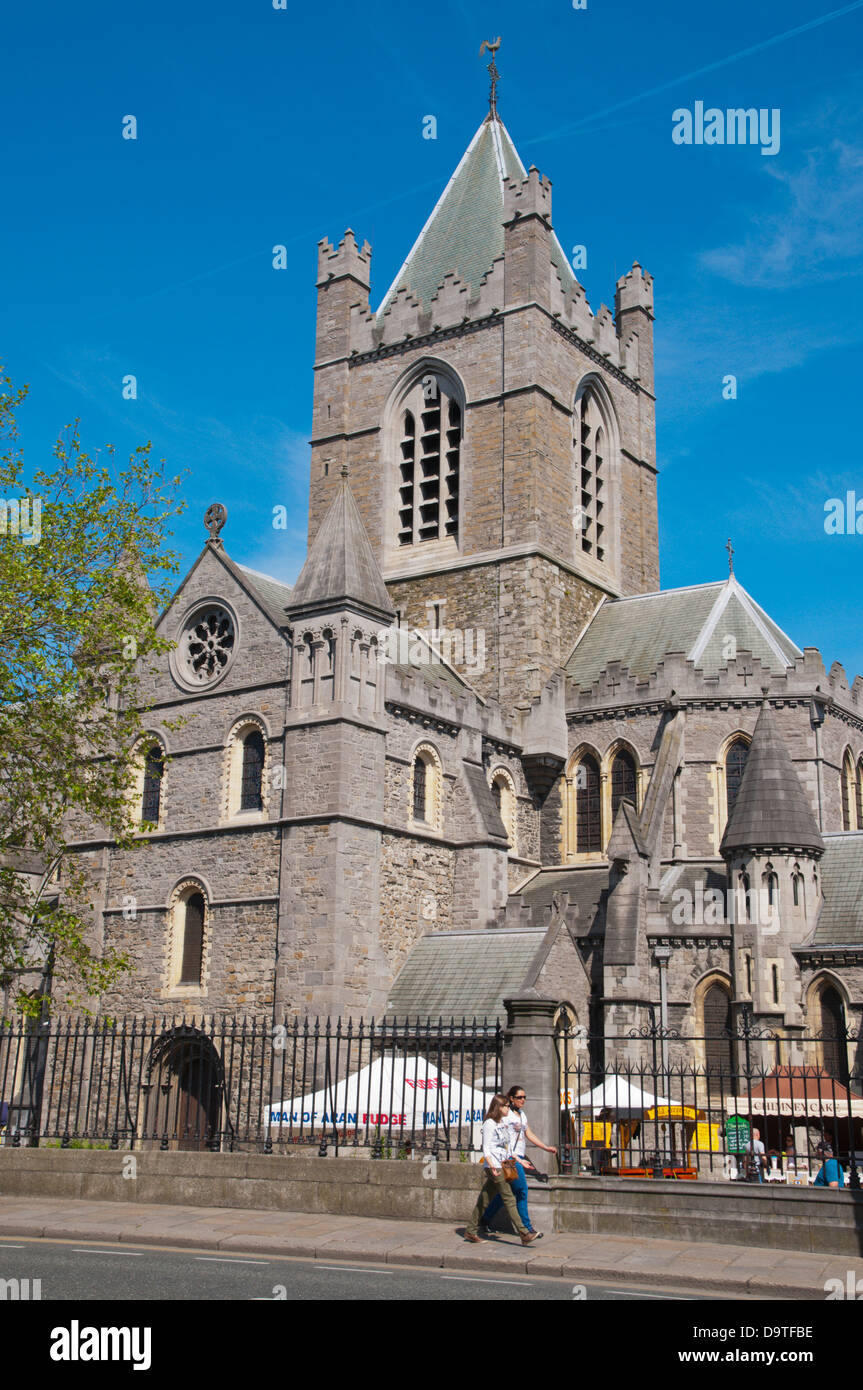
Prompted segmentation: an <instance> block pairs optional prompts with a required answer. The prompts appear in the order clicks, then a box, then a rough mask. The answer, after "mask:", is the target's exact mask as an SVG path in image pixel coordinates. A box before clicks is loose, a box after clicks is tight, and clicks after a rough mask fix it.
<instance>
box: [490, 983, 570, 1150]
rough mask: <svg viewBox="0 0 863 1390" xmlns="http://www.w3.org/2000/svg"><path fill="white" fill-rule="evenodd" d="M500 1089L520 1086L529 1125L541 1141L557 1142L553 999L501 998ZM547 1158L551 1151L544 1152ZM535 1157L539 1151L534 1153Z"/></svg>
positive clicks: (557, 1074) (557, 1070) (555, 1008)
mask: <svg viewBox="0 0 863 1390" xmlns="http://www.w3.org/2000/svg"><path fill="white" fill-rule="evenodd" d="M503 1002H504V1007H505V1009H506V1031H505V1033H504V1039H503V1089H504V1091H508V1090H509V1088H510V1086H523V1087H524V1089H525V1093H526V1095H527V1100H526V1102H525V1107H524V1108H525V1111H526V1113H527V1115H528V1117H529V1119H530V1127H531V1129H532V1130H533V1132H534V1134H535V1135H536V1137H537V1138H538V1139H541V1140H542V1141H543V1143H544V1144H554V1145H555V1146H557V1145H559V1143H560V1062H559V1060H558V1055H557V1048H556V1047H555V1044H554V1020H555V1015H556V1014H557V1011H558V1008H559V1007H560V1005H559V1004H558V1003H557V1001H556V1000H554V999H540V998H533V999H530V998H522V999H504V1001H503ZM548 1157H549V1159H551V1157H552V1155H551V1154H549V1155H548ZM537 1158H538V1159H539V1160H541V1159H542V1155H541V1154H539V1155H537Z"/></svg>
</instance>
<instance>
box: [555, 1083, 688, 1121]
mask: <svg viewBox="0 0 863 1390" xmlns="http://www.w3.org/2000/svg"><path fill="white" fill-rule="evenodd" d="M567 1103H568V1104H569V1108H570V1110H582V1111H585V1110H586V1111H590V1112H591V1113H592V1115H594V1116H596V1115H598V1114H599V1113H600V1111H602V1110H610V1111H612V1112H613V1114H614V1116H615V1119H618V1120H640V1119H643V1118H644V1112H645V1111H646V1110H652V1109H653V1108H654V1106H657V1105H670V1103H671V1102H670V1101H668V1100H665V1099H664V1098H663V1097H662V1096H654V1095H651V1093H650V1092H649V1091H642V1090H640V1089H639V1087H638V1086H635V1085H633V1083H632V1082H631V1081H627V1079H626V1077H625V1076H618V1075H617V1074H616V1073H615V1074H613V1075H611V1076H607V1077H606V1078H605V1080H604V1081H603V1082H601V1083H600V1085H599V1086H594V1088H593V1090H592V1091H585V1093H584V1095H581V1096H578V1097H577V1098H575V1099H573V1096H572V1092H571V1091H561V1094H560V1108H561V1110H564V1109H565V1108H566V1105H567Z"/></svg>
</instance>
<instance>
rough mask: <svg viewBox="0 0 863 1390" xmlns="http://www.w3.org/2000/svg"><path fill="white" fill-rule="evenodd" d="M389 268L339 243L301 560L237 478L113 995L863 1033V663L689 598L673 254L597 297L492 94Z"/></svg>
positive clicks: (103, 896)
mask: <svg viewBox="0 0 863 1390" xmlns="http://www.w3.org/2000/svg"><path fill="white" fill-rule="evenodd" d="M371 269H372V252H371V248H370V247H369V245H368V244H362V245H360V244H359V243H358V241H357V239H356V238H355V236H354V234H353V232H351V231H347V232H346V233H345V235H344V237H343V238H342V240H341V241H340V242H339V243H338V244H337V245H334V244H331V243H330V242H329V241H328V240H323V241H322V242H321V243H320V245H319V248H318V279H317V289H318V307H317V335H316V351H315V363H314V423H313V438H312V443H311V478H310V502H311V505H310V515H309V539H308V556H307V559H306V561H305V564H304V566H303V569H302V571H301V573H300V575H299V578H298V579H297V582H296V583H295V584H294V586H293V588H291V587H289V586H288V585H287V584H286V583H284V582H282V580H280V579H277V578H270V577H267V576H264V575H262V574H259V573H256V572H254V571H253V570H251V569H248V568H246V567H245V566H243V565H242V564H241V563H240V562H239V560H238V559H236V558H234V557H233V556H232V555H231V554H230V553H229V549H230V527H228V529H227V531H226V532H225V533H224V535H223V534H222V523H223V521H224V514H223V510H222V509H221V508H219V507H218V506H215V507H213V508H211V510H210V513H208V517H209V518H210V536H209V539H208V540H207V541H206V544H205V545H204V548H203V550H202V551H201V554H200V556H199V557H198V559H197V561H196V562H195V564H194V565H193V567H192V569H191V570H190V572H189V573H188V575H187V576H186V578H185V579H184V580H183V582H182V584H181V585H180V587H179V589H178V591H177V593H176V594H175V596H174V598H173V600H172V602H171V604H170V606H169V608H168V609H167V611H166V612H165V613H164V614H163V615H162V616H161V618H160V619H159V627H160V631H161V632H162V633H164V634H166V635H167V636H168V637H169V638H170V639H172V641H174V642H175V644H176V645H175V647H174V649H173V651H172V652H171V655H170V658H166V659H165V661H164V664H163V666H162V668H161V669H160V671H159V674H158V676H156V677H152V678H148V682H149V683H148V686H147V693H148V696H149V697H150V698H151V699H152V708H151V710H150V711H149V713H148V716H147V718H148V733H147V737H146V739H145V740H144V741H143V743H142V745H141V748H140V761H139V778H138V800H137V803H136V812H135V814H136V817H138V818H140V821H141V823H142V825H144V826H146V827H147V830H148V843H147V845H146V846H145V847H144V848H143V849H141V850H138V851H135V852H131V853H129V852H121V851H119V850H117V848H116V847H114V846H112V845H111V844H108V843H105V842H104V841H100V840H99V839H98V838H97V837H96V836H95V834H94V836H93V838H91V839H90V840H88V841H83V842H81V844H80V845H79V847H78V848H79V851H80V852H81V853H82V854H85V855H86V856H87V857H88V859H89V860H90V862H91V864H92V867H93V870H94V873H95V875H96V877H97V881H98V884H99V889H98V902H97V920H96V926H95V930H96V931H97V933H98V934H99V939H100V940H101V941H102V942H103V943H104V944H105V945H108V944H110V945H112V946H115V947H117V948H120V949H122V950H123V951H125V952H127V953H128V955H129V957H130V958H131V960H132V961H133V963H134V967H135V969H134V973H133V974H131V975H130V976H128V977H126V979H125V981H124V983H123V985H122V987H121V988H119V989H118V990H117V991H116V992H115V993H114V994H112V995H111V996H109V997H106V998H105V999H104V1000H103V1001H102V1007H103V1008H104V1009H107V1010H109V1011H110V1012H111V1013H117V1012H122V1011H133V1010H134V1011H146V1012H153V1011H157V1012H164V1013H174V1014H180V1013H183V1012H185V1013H187V1014H201V1013H207V1014H210V1013H216V1014H218V1013H224V1012H228V1013H232V1014H233V1013H258V1014H260V1013H264V1014H270V1013H271V1012H273V1013H275V1014H276V1015H277V1016H279V1017H281V1016H282V1015H283V1014H285V1013H288V1014H290V1013H300V1014H303V1013H309V1014H321V1015H323V1014H330V1015H336V1014H342V1015H347V1014H352V1015H353V1016H354V1017H356V1016H358V1015H365V1016H370V1015H374V1016H380V1015H383V1014H386V1013H389V1014H390V1015H395V1016H398V1017H400V1018H403V1017H404V1016H406V1015H410V1016H415V1015H417V1014H421V1015H423V1016H425V1015H431V1016H433V1017H438V1016H440V1015H442V1014H443V1015H446V1016H447V1017H448V1016H450V1015H455V1016H456V1017H458V1018H461V1017H462V1016H464V1015H466V1016H468V1017H472V1016H478V1017H483V1016H486V1017H489V1018H492V1017H495V1016H501V1015H502V1014H503V1006H502V1001H503V999H504V998H506V997H510V996H518V995H525V994H527V995H530V994H531V993H536V994H539V995H541V996H546V997H551V998H553V999H555V1000H559V1001H561V1002H563V1003H565V1004H566V1005H567V1006H568V1009H569V1013H570V1017H571V1018H572V1019H573V1020H574V1021H575V1022H577V1023H578V1024H583V1025H586V1026H587V1027H588V1028H589V1029H591V1030H592V1031H595V1032H605V1033H607V1034H610V1035H615V1034H616V1035H619V1036H620V1037H624V1036H626V1034H627V1032H628V1030H629V1029H630V1028H632V1027H638V1026H642V1025H644V1024H645V1023H647V1022H648V1020H649V1018H650V1016H651V1011H652V1010H658V1009H659V1007H660V1003H661V1005H662V1009H663V1017H664V1018H665V1019H666V1020H667V1022H668V1023H669V1025H671V1026H673V1027H677V1028H679V1029H680V1030H681V1031H684V1032H686V1033H687V1034H694V1035H700V1034H704V1033H705V1032H713V1031H716V1030H721V1029H722V1028H724V1027H725V1026H726V1025H727V1024H728V1023H729V1022H732V1021H733V1020H734V1018H735V1016H736V1015H737V1014H738V1013H739V1012H740V1011H741V1010H742V1009H744V1008H746V1009H747V1011H751V1014H752V1016H753V1018H754V1020H755V1022H756V1023H758V1024H760V1025H762V1026H765V1027H768V1026H769V1027H771V1028H774V1029H778V1030H779V1031H780V1032H781V1033H782V1034H783V1035H784V1036H785V1037H787V1038H788V1039H790V1040H791V1041H792V1043H793V1041H794V1039H795V1038H798V1037H799V1036H800V1035H801V1033H802V1032H803V1031H804V1030H807V1029H808V1030H809V1031H821V1030H824V1029H826V1030H827V1031H829V1030H830V1028H831V1027H833V1026H834V1025H835V1024H836V1023H837V1022H839V1021H840V1020H841V1019H842V1017H843V1011H844V1016H845V1018H846V1019H847V1022H848V1023H849V1024H852V1023H853V1024H859V1021H860V1017H861V1013H863V968H861V967H863V680H861V678H860V677H858V678H857V679H856V680H855V681H854V683H853V685H849V683H848V681H847V679H846V676H845V674H844V672H843V670H842V668H841V667H840V666H839V665H838V664H834V665H833V666H832V667H831V669H830V670H829V672H828V671H827V670H826V669H825V667H824V664H823V663H822V660H821V657H820V655H819V653H818V651H817V650H816V649H815V648H814V647H806V648H803V649H801V648H800V647H798V646H797V645H796V644H795V642H794V641H793V640H792V639H791V638H790V637H788V636H786V634H785V633H784V632H782V631H781V630H780V629H779V628H778V627H777V625H776V624H775V623H774V622H773V621H772V620H771V618H770V617H769V616H768V614H767V613H766V612H765V611H764V610H763V609H762V608H761V607H760V606H759V604H758V603H757V602H756V601H755V599H754V598H752V597H751V596H750V595H749V594H748V593H747V592H746V590H745V589H744V588H743V587H742V586H741V584H740V583H739V582H738V579H737V578H736V577H735V576H734V574H733V572H729V574H728V576H727V577H725V578H722V579H719V580H708V581H707V582H705V583H701V584H696V585H692V586H690V587H686V588H682V589H669V590H662V589H660V587H659V554H658V537H657V493H656V475H657V470H656V449H655V428H654V377H653V333H654V313H653V281H652V279H651V276H650V275H649V274H648V273H647V272H645V271H644V270H643V269H642V268H641V266H640V265H639V264H638V263H637V262H636V263H635V264H634V265H633V267H632V269H631V270H630V271H629V272H628V273H627V274H626V275H623V276H622V277H621V278H620V279H619V280H618V282H617V285H616V287H615V295H614V312H612V311H611V309H609V308H607V307H606V306H605V305H602V306H601V307H600V308H599V310H598V312H596V313H594V312H593V311H592V310H591V308H590V306H589V305H588V303H587V300H586V297H585V293H584V290H583V289H582V287H581V285H580V284H579V283H578V281H577V279H576V278H575V276H574V274H573V271H572V269H571V267H570V264H569V262H568V260H567V258H566V256H565V254H564V252H563V250H562V247H561V243H560V241H559V240H558V238H557V236H556V234H555V232H554V230H553V223H552V190H551V184H550V182H549V181H548V179H546V178H545V177H543V176H542V175H541V174H540V173H539V172H538V171H537V170H536V169H535V168H533V167H532V168H530V169H528V170H526V169H525V168H524V166H523V164H522V162H521V160H520V158H519V155H518V153H517V151H516V148H515V146H514V144H513V142H512V140H511V139H510V136H509V134H508V132H507V130H506V128H505V126H504V125H503V122H502V121H501V119H500V118H499V116H498V114H497V109H496V105H495V103H494V101H493V102H492V104H491V107H490V110H489V113H488V115H487V116H486V117H485V119H484V120H483V122H482V124H481V125H480V127H479V129H478V131H477V132H476V135H475V136H474V138H473V139H472V140H471V142H470V144H469V145H468V147H467V149H466V151H465V154H464V156H463V158H462V160H461V162H460V163H459V165H458V167H457V168H456V170H455V172H454V173H453V175H452V178H451V179H450V181H449V183H448V185H447V187H446V188H445V190H444V192H443V194H442V195H441V197H440V199H439V201H438V203H437V205H436V206H435V208H434V210H433V212H432V214H431V216H430V217H429V219H428V221H427V222H426V224H425V226H424V227H423V229H422V231H421V233H420V235H419V238H418V240H417V241H416V243H415V245H414V246H413V248H412V250H411V251H410V253H409V255H408V256H407V259H406V260H405V262H404V264H403V266H402V267H401V269H400V270H399V272H398V274H397V275H396V277H395V279H394V281H393V283H392V285H391V286H390V288H389V289H388V290H387V291H386V293H384V294H383V295H382V296H380V293H379V292H378V294H376V296H375V300H374V301H373V300H372V298H371V297H370V291H371ZM375 303H376V306H377V307H375ZM730 570H731V565H730V562H729V571H730ZM178 715H181V716H185V717H186V720H185V722H184V723H183V724H182V726H181V727H180V728H179V729H177V728H174V729H170V728H168V727H167V725H168V724H172V725H173V724H175V721H176V720H177V716H178ZM130 903H133V904H134V911H133V912H130V911H129V904H130ZM706 1046H708V1047H709V1046H710V1045H709V1044H707V1045H706ZM825 1046H826V1044H825ZM802 1051H803V1049H802V1048H801V1049H799V1051H798V1053H797V1055H795V1052H794V1049H793V1048H792V1053H791V1060H809V1058H808V1057H803V1056H802ZM827 1060H829V1059H827Z"/></svg>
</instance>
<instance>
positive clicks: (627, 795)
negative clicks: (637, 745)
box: [611, 749, 638, 825]
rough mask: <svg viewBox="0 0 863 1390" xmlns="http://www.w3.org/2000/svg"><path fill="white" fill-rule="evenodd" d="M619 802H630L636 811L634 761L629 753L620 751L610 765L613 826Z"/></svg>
mask: <svg viewBox="0 0 863 1390" xmlns="http://www.w3.org/2000/svg"><path fill="white" fill-rule="evenodd" d="M621 801H631V802H632V804H633V806H634V807H635V809H636V810H638V802H637V800H636V791H635V761H634V759H633V757H632V754H631V753H627V752H626V750H625V749H621V751H620V752H619V753H617V754H616V755H615V759H614V762H613V763H612V764H611V823H612V825H613V824H614V820H615V817H616V815H617V810H618V807H619V806H620V803H621Z"/></svg>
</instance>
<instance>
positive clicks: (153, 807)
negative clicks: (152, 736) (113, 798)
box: [141, 744, 165, 825]
mask: <svg viewBox="0 0 863 1390" xmlns="http://www.w3.org/2000/svg"><path fill="white" fill-rule="evenodd" d="M164 775H165V759H164V757H163V755H162V750H161V748H160V747H159V745H158V744H154V745H153V747H151V748H148V749H147V753H146V756H145V758H144V786H143V793H142V796H141V824H142V825H158V824H159V812H160V810H161V802H162V778H163V777H164Z"/></svg>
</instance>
